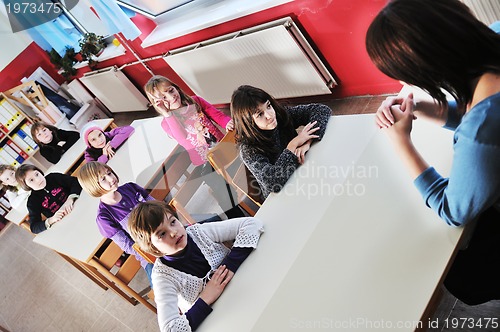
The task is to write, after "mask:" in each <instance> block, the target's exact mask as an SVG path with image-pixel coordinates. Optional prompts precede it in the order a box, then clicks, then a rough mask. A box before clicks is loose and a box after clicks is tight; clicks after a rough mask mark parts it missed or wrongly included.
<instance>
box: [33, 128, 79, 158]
mask: <svg viewBox="0 0 500 332" xmlns="http://www.w3.org/2000/svg"><path fill="white" fill-rule="evenodd" d="M31 137H33V140H34V141H35V142H36V143H37V144H38V145H39V146H40V154H41V155H42V156H43V157H44V158H45V159H47V161H49V162H51V163H52V164H56V163H57V162H58V161H59V160H60V159H61V156H62V155H63V154H64V152H66V151H68V150H69V148H70V147H72V146H73V144H75V143H76V141H78V139H79V138H80V134H79V133H78V132H76V131H72V130H63V129H58V128H57V127H54V126H52V125H49V124H47V123H44V122H35V124H33V125H32V126H31Z"/></svg>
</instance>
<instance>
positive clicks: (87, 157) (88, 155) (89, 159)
mask: <svg viewBox="0 0 500 332" xmlns="http://www.w3.org/2000/svg"><path fill="white" fill-rule="evenodd" d="M84 157H85V160H86V161H95V159H94V158H92V156H91V155H90V153H88V152H87V150H85V155H84Z"/></svg>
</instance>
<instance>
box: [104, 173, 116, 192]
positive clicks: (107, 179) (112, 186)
mask: <svg viewBox="0 0 500 332" xmlns="http://www.w3.org/2000/svg"><path fill="white" fill-rule="evenodd" d="M99 185H100V186H101V188H102V189H104V190H106V191H115V190H116V189H118V179H117V178H116V176H115V174H114V173H113V172H111V171H110V170H107V169H103V171H102V172H100V173H99Z"/></svg>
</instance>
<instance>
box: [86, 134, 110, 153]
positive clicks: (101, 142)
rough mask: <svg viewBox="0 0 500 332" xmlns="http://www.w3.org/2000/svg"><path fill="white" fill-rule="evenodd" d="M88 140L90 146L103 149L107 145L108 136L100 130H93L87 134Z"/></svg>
mask: <svg viewBox="0 0 500 332" xmlns="http://www.w3.org/2000/svg"><path fill="white" fill-rule="evenodd" d="M87 140H88V142H89V144H90V146H92V147H94V148H96V149H102V148H103V147H104V146H105V145H106V136H104V133H103V132H102V131H100V130H92V131H91V132H90V133H89V134H88V135H87Z"/></svg>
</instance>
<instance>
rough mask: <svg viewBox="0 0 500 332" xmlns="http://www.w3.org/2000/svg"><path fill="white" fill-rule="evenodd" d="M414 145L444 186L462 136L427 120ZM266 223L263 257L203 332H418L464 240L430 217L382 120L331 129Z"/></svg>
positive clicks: (245, 268) (232, 287)
mask: <svg viewBox="0 0 500 332" xmlns="http://www.w3.org/2000/svg"><path fill="white" fill-rule="evenodd" d="M413 137H414V142H415V144H416V146H417V148H418V150H419V151H420V152H421V153H422V155H423V156H424V158H425V159H426V160H428V161H429V162H430V163H431V164H432V165H433V166H435V167H436V169H437V170H438V171H442V174H443V175H445V174H446V172H447V171H449V169H450V167H451V158H452V132H450V131H446V130H444V129H441V128H438V127H435V126H433V125H430V124H428V123H425V122H422V121H416V122H414V130H413ZM325 170H326V174H323V173H321V172H324V171H325ZM349 190H350V191H349ZM256 217H258V218H260V219H261V220H262V221H263V222H264V224H265V233H264V234H263V235H262V237H261V240H260V243H259V246H258V248H257V250H256V251H255V252H253V253H252V254H251V255H250V256H249V258H248V259H247V260H246V261H245V262H244V263H243V264H242V266H241V267H240V269H239V270H238V273H237V274H236V276H235V277H234V278H233V280H232V281H231V283H230V284H229V285H228V287H227V289H226V290H225V292H224V293H223V294H222V296H221V297H220V298H219V300H218V301H217V302H216V303H215V304H214V306H213V308H214V311H213V312H212V314H211V315H210V316H208V318H207V319H206V320H205V322H203V323H202V325H201V326H200V328H199V329H198V330H199V331H202V332H203V331H218V332H225V331H228V332H229V331H235V330H238V331H242V332H243V331H290V330H295V329H312V328H315V329H327V328H330V329H333V328H336V329H337V330H341V331H350V330H353V331H366V330H379V331H385V330H389V328H391V331H392V330H394V331H413V330H414V329H415V327H416V325H415V324H417V323H416V322H418V321H419V320H420V319H421V317H422V315H423V313H424V311H425V309H426V307H427V304H428V303H429V300H430V299H431V297H432V295H433V292H434V291H435V289H436V287H437V286H438V285H439V283H440V282H441V279H442V276H443V273H444V271H445V269H446V267H447V265H448V263H449V261H450V259H451V258H452V257H453V255H454V252H455V250H456V247H457V243H458V241H459V239H460V236H461V233H462V229H461V228H458V229H457V228H451V227H449V226H447V225H446V224H445V222H444V221H442V220H440V219H439V218H438V217H437V215H435V214H434V212H433V211H431V210H430V209H429V208H427V207H426V206H425V204H424V202H423V200H422V198H421V197H420V194H419V193H418V192H417V190H416V189H415V188H414V187H413V184H412V179H411V178H410V176H409V174H408V172H407V170H406V169H405V167H404V165H403V164H402V162H401V161H400V159H399V157H398V156H397V155H396V153H395V151H394V149H393V147H392V146H391V143H390V142H389V140H388V138H387V137H386V135H385V134H384V133H383V132H382V131H379V130H378V129H376V127H375V124H374V116H373V115H351V116H338V117H333V118H331V120H330V122H329V125H328V129H327V131H326V134H325V136H324V138H323V140H322V141H321V142H319V143H316V144H315V145H314V146H313V147H312V148H311V150H310V151H309V152H308V154H307V155H306V162H305V164H304V165H302V166H301V167H300V168H299V169H298V170H297V171H296V172H295V173H294V174H293V176H292V177H291V178H290V180H289V181H288V183H287V184H286V186H285V187H284V188H283V190H282V191H281V192H280V193H278V194H271V195H270V196H269V197H268V199H267V200H266V201H265V202H264V204H263V205H262V207H261V208H260V210H259V211H258V212H257V214H256ZM384 324H386V325H384ZM389 325H390V326H389Z"/></svg>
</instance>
